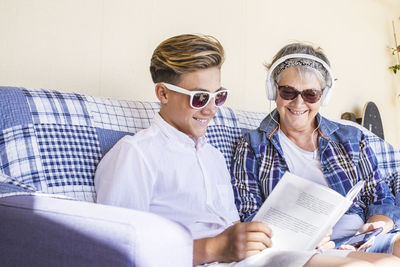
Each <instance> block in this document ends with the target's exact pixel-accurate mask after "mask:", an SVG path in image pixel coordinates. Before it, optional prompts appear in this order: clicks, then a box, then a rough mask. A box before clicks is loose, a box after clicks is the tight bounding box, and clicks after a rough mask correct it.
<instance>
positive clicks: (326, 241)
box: [317, 229, 335, 250]
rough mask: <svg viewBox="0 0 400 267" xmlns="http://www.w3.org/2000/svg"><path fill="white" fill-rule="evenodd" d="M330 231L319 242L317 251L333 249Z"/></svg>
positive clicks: (333, 243) (333, 244)
mask: <svg viewBox="0 0 400 267" xmlns="http://www.w3.org/2000/svg"><path fill="white" fill-rule="evenodd" d="M331 235H332V229H330V230H329V232H328V233H327V234H326V236H325V237H324V238H323V239H322V240H321V242H319V244H318V246H317V249H324V250H327V249H334V248H335V242H333V241H331Z"/></svg>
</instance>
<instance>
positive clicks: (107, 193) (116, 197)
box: [95, 114, 239, 239]
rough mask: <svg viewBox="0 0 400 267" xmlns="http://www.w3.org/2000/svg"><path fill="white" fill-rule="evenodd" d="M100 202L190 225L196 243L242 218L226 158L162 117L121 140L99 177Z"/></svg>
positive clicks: (201, 140)
mask: <svg viewBox="0 0 400 267" xmlns="http://www.w3.org/2000/svg"><path fill="white" fill-rule="evenodd" d="M95 189H96V193H97V202H98V203H102V204H108V205H114V206H120V207H125V208H131V209H136V210H143V211H149V212H152V213H155V214H158V215H160V216H163V217H166V218H168V219H171V220H173V221H176V222H179V223H181V224H182V225H184V226H186V227H187V228H188V229H189V230H190V232H191V234H192V237H193V239H199V238H204V237H210V236H215V235H216V234H218V233H220V232H222V231H223V230H224V229H226V228H227V227H229V226H230V225H232V223H233V222H235V221H238V220H239V216H238V212H237V209H236V206H235V204H234V203H235V202H234V196H233V190H232V185H231V181H230V174H229V172H228V170H227V168H226V163H225V159H224V157H223V155H222V154H221V152H219V151H218V150H217V149H216V148H214V147H213V146H211V145H210V144H208V143H207V142H206V140H205V137H200V138H198V139H197V140H196V141H195V140H193V139H191V138H190V137H189V136H187V135H186V134H184V133H182V132H180V131H179V130H177V129H176V128H174V127H173V126H171V125H170V124H168V123H167V122H165V121H164V120H163V119H162V118H161V116H160V115H159V114H156V116H155V118H154V120H153V123H152V125H151V126H150V128H148V129H146V130H142V131H140V132H138V133H137V134H136V135H135V136H125V137H123V138H122V139H121V140H120V141H119V142H118V143H117V144H116V145H115V146H114V147H113V148H112V149H111V150H110V151H109V152H108V153H107V154H106V155H105V156H104V158H103V159H102V160H101V162H100V164H99V165H98V167H97V170H96V175H95Z"/></svg>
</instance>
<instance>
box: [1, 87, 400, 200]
mask: <svg viewBox="0 0 400 267" xmlns="http://www.w3.org/2000/svg"><path fill="white" fill-rule="evenodd" d="M158 110H159V103H155V102H139V101H125V100H117V99H110V98H101V97H93V96H89V95H82V94H76V93H65V92H59V91H55V90H44V89H27V88H17V87H0V173H2V174H3V176H0V178H1V179H0V182H3V183H6V184H7V185H12V186H14V187H15V186H16V184H18V186H19V187H18V188H21V187H20V186H21V185H23V186H25V185H26V186H29V190H32V188H33V189H36V190H38V191H41V192H44V193H51V194H62V195H65V196H69V197H72V198H75V199H78V200H85V201H90V202H93V201H94V200H95V196H96V194H95V191H94V183H93V180H94V173H95V169H96V166H97V164H98V162H99V161H100V159H101V157H102V156H103V155H104V154H105V153H107V151H108V150H109V149H110V148H111V147H112V146H113V145H114V144H115V143H116V142H117V141H118V140H119V139H120V138H121V137H123V136H124V135H127V134H131V135H133V134H135V133H136V132H137V131H139V130H142V129H144V128H147V127H148V126H149V125H150V123H151V121H152V118H153V116H154V114H155V113H156V112H157V111H158ZM265 116H266V113H262V112H250V111H240V110H234V109H231V108H229V107H221V108H220V109H219V110H218V113H217V114H216V116H215V117H214V119H213V120H212V121H211V122H210V125H209V127H208V129H207V132H206V137H207V139H208V141H209V142H210V143H211V144H212V145H213V146H215V147H216V148H217V149H219V150H220V151H221V152H222V153H223V155H224V156H225V159H226V163H227V165H228V168H229V167H230V161H231V157H232V154H233V150H234V147H235V144H236V142H237V141H238V139H239V138H240V136H241V135H242V133H243V131H246V130H249V129H255V128H257V127H258V125H259V124H260V122H261V120H262V119H263V118H264V117H265ZM349 123H350V122H349ZM363 130H364V131H365V132H366V133H367V135H368V138H369V140H370V142H371V144H372V146H373V148H374V150H375V153H376V155H377V158H378V162H379V165H380V166H381V167H383V168H382V170H383V171H384V177H385V179H386V182H387V183H388V184H389V185H390V187H391V188H392V190H393V192H394V193H395V194H397V201H398V203H400V150H399V149H397V148H394V147H393V146H391V145H390V144H388V143H387V142H385V141H383V140H382V139H380V138H378V137H377V136H375V135H374V134H372V133H371V132H369V131H367V130H366V129H365V128H364V129H363ZM4 175H7V176H11V177H12V178H11V177H8V178H4V177H6V176H4ZM2 177H3V178H2ZM22 188H25V187H22ZM16 190H17V189H16ZM17 191H18V190H17ZM0 194H1V192H0Z"/></svg>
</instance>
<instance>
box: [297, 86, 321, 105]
mask: <svg viewBox="0 0 400 267" xmlns="http://www.w3.org/2000/svg"><path fill="white" fill-rule="evenodd" d="M301 94H302V97H303V98H304V100H305V101H307V102H309V103H315V102H317V101H318V100H319V99H320V98H321V94H322V91H321V90H317V89H307V90H304V91H303V92H302V93H301Z"/></svg>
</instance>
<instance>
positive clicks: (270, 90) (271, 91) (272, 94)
mask: <svg viewBox="0 0 400 267" xmlns="http://www.w3.org/2000/svg"><path fill="white" fill-rule="evenodd" d="M265 90H266V91H267V98H268V100H275V99H276V86H275V83H274V82H273V79H271V74H270V73H268V75H267V80H266V81H265Z"/></svg>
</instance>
